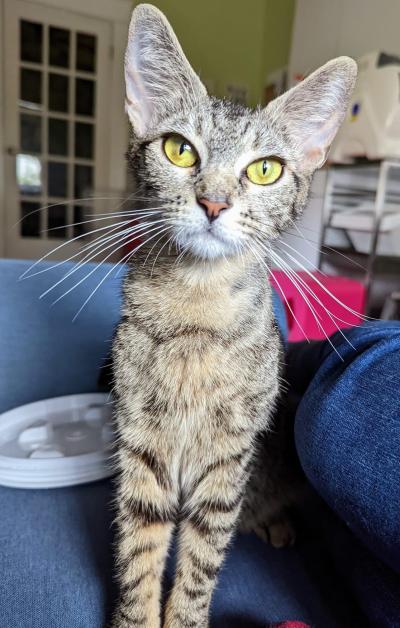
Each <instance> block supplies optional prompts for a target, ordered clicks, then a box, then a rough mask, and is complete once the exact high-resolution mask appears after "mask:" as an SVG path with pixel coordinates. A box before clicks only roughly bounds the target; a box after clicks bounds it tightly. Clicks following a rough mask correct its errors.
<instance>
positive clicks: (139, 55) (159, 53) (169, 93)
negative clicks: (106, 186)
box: [125, 4, 207, 137]
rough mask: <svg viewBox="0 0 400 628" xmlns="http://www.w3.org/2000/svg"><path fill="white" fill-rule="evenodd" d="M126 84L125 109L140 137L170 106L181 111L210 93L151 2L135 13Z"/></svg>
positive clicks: (126, 69)
mask: <svg viewBox="0 0 400 628" xmlns="http://www.w3.org/2000/svg"><path fill="white" fill-rule="evenodd" d="M125 83H126V101H125V109H126V112H127V114H128V116H129V119H130V121H131V124H132V126H133V129H134V131H135V134H136V135H137V136H138V137H141V136H144V135H145V134H146V132H147V131H148V129H149V127H150V126H151V124H154V123H157V120H158V119H161V118H162V117H163V116H165V112H166V111H168V110H170V109H171V107H174V108H175V109H176V110H177V113H179V112H181V111H182V107H185V108H186V106H189V107H190V106H193V105H194V104H195V103H196V102H197V101H198V100H199V99H201V98H204V97H205V96H206V94H207V92H206V89H205V87H204V85H203V84H202V83H201V81H200V79H199V78H198V76H197V75H196V73H195V72H194V71H193V69H192V68H191V66H190V64H189V62H188V60H187V59H186V57H185V55H184V53H183V51H182V48H181V46H180V44H179V42H178V40H177V38H176V36H175V34H174V32H173V30H172V28H171V26H170V25H169V23H168V21H167V19H166V18H165V16H164V15H163V14H162V13H161V11H159V10H158V9H156V8H155V7H154V6H152V5H151V4H139V5H138V6H137V7H136V8H135V9H134V11H133V13H132V19H131V23H130V26H129V37H128V45H127V48H126V53H125Z"/></svg>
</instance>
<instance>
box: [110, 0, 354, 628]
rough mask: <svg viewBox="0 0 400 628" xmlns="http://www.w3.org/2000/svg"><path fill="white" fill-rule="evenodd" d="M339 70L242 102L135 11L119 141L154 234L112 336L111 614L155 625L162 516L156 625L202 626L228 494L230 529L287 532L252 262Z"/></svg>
mask: <svg viewBox="0 0 400 628" xmlns="http://www.w3.org/2000/svg"><path fill="white" fill-rule="evenodd" d="M355 76H356V64H355V62H354V61H353V60H351V59H349V58H347V57H340V58H338V59H335V60H333V61H330V62H329V63H327V64H326V65H324V66H323V67H322V68H321V69H319V70H318V71H317V72H315V73H314V74H312V75H311V76H309V78H307V79H306V80H304V81H303V82H302V83H301V84H299V85H298V86H296V87H295V88H293V89H291V90H290V91H288V92H287V93H286V94H284V95H282V96H280V97H279V98H277V99H276V100H275V101H273V102H272V103H270V104H269V105H268V106H267V107H266V108H264V109H260V108H258V109H255V110H252V109H248V108H245V107H243V106H241V105H238V104H233V103H231V102H227V101H224V100H218V99H216V98H213V97H210V96H208V94H207V92H206V90H205V88H204V86H203V85H202V83H201V82H200V79H199V78H198V77H197V76H196V74H195V73H194V72H193V70H192V68H191V67H190V65H189V63H188V61H187V60H186V58H185V56H184V54H183V52H182V49H181V47H180V45H179V43H178V41H177V39H176V37H175V35H174V33H173V31H172V30H171V27H170V26H169V24H168V22H167V20H166V19H165V17H164V16H163V15H162V14H161V13H160V12H159V11H158V10H157V9H156V8H154V7H153V6H151V5H148V4H142V5H139V6H138V7H137V8H136V9H135V10H134V12H133V16H132V21H131V24H130V29H129V41H128V46H127V50H126V62H125V77H126V111H127V113H128V116H129V119H130V122H131V125H132V130H133V133H132V140H131V144H130V149H129V153H128V157H129V162H130V164H131V167H132V169H133V172H134V174H135V177H136V180H137V183H138V190H139V192H140V194H141V195H142V197H143V198H144V199H146V203H147V205H146V207H147V208H148V214H147V215H146V224H148V225H149V226H150V228H149V232H150V231H152V232H153V233H152V235H151V236H150V237H149V238H148V239H147V241H146V240H144V241H143V243H142V245H141V246H140V247H139V248H140V251H139V250H138V258H137V259H136V264H135V268H134V269H133V268H131V269H130V271H129V272H128V275H127V277H126V280H125V286H124V302H123V316H122V319H121V322H120V324H119V326H118V329H117V333H116V336H115V341H114V348H113V362H114V391H115V400H116V422H117V431H118V458H117V459H118V469H119V474H118V489H117V505H118V515H117V526H118V546H117V553H118V567H119V584H120V599H119V603H118V605H117V608H116V611H115V614H114V618H113V624H112V625H113V628H128V627H129V628H130V627H133V626H144V627H146V628H156V627H159V626H160V624H161V621H162V620H161V611H160V590H161V579H162V574H163V570H164V565H165V560H166V556H167V552H168V547H169V544H170V541H171V536H172V534H173V531H174V529H175V528H177V543H178V557H177V566H176V574H175V581H174V586H173V589H172V591H171V593H170V595H169V599H168V602H167V605H166V609H165V618H164V620H163V622H164V623H163V625H164V626H165V627H167V628H184V627H186V628H201V627H204V626H208V615H209V606H210V600H211V595H212V591H213V588H214V585H215V581H216V578H217V574H218V571H219V569H220V567H221V563H222V561H223V559H224V554H225V551H226V547H227V545H228V544H229V541H230V539H231V538H232V535H233V534H234V532H235V529H236V527H237V525H238V523H239V518H240V517H239V516H240V512H241V508H242V506H243V505H244V508H243V511H242V513H243V514H242V526H243V527H244V528H245V529H248V530H251V529H254V530H256V531H260V530H264V531H270V538H271V540H272V541H273V542H274V544H275V545H282V544H284V543H286V542H290V541H291V539H292V532H291V529H290V526H289V524H287V523H286V522H285V519H284V517H283V512H284V507H285V505H286V501H287V500H288V499H290V486H286V487H279V486H276V481H278V480H279V478H278V476H279V473H277V472H276V469H277V467H275V466H274V463H273V460H275V461H276V460H279V454H278V455H276V452H274V454H273V455H272V454H271V456H269V454H268V446H267V447H266V449H265V448H263V449H262V451H263V452H264V453H263V456H262V457H261V456H260V455H259V456H258V458H257V455H256V443H257V441H258V439H259V436H260V434H262V433H263V432H265V431H266V430H268V427H269V426H270V421H271V413H272V411H273V409H274V407H275V405H276V400H277V396H278V392H279V381H280V371H281V365H282V360H283V353H282V345H281V339H280V336H279V332H278V329H277V326H276V323H275V320H274V315H273V311H272V303H271V288H270V286H269V284H268V279H267V272H266V267H265V262H268V250H269V247H270V244H271V243H272V242H273V241H274V239H275V238H276V237H278V236H279V234H281V233H282V231H283V230H285V229H287V227H288V226H289V225H291V224H292V223H293V221H294V220H295V218H296V217H297V216H298V215H299V214H300V212H301V211H302V209H303V208H304V206H305V203H306V200H307V195H308V191H309V188H310V183H311V179H312V175H313V173H314V171H315V170H316V168H319V167H320V166H321V165H322V164H323V163H324V161H325V158H326V154H327V150H328V148H329V145H330V144H331V142H332V140H333V138H334V136H335V133H336V131H337V129H338V127H339V125H340V123H341V121H342V119H343V117H344V114H345V111H346V108H347V105H348V100H349V95H350V93H351V90H352V87H353V84H354V81H355ZM155 235H157V236H158V239H157V240H156V238H155ZM143 237H144V236H143ZM150 240H151V242H150ZM260 451H261V450H260ZM271 465H272V466H273V468H271ZM252 469H256V471H257V473H256V474H253V476H252V478H251V480H250V482H249V483H248V479H249V477H250V476H251V474H252ZM259 476H260V477H259ZM258 479H259V480H260V482H262V486H263V489H262V490H261V491H260V490H257V481H258ZM246 485H247V486H248V490H247V492H246ZM252 497H253V498H255V499H256V500H257V503H256V507H253V505H252ZM243 502H244V504H243Z"/></svg>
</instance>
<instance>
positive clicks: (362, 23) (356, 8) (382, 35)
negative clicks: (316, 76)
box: [289, 0, 400, 83]
mask: <svg viewBox="0 0 400 628" xmlns="http://www.w3.org/2000/svg"><path fill="white" fill-rule="evenodd" d="M373 50H380V51H383V52H387V53H393V54H398V55H400V0H297V4H296V13H295V19H294V27H293V40H292V48H291V54H290V60H289V79H290V81H291V83H293V80H294V77H295V75H296V74H298V73H300V74H307V73H309V72H310V71H311V70H314V69H315V68H317V67H318V66H320V65H322V64H323V63H325V61H328V60H329V59H332V58H333V57H336V56H338V55H343V54H344V55H349V56H350V57H354V58H357V57H360V56H361V55H363V54H364V53H366V52H371V51H373Z"/></svg>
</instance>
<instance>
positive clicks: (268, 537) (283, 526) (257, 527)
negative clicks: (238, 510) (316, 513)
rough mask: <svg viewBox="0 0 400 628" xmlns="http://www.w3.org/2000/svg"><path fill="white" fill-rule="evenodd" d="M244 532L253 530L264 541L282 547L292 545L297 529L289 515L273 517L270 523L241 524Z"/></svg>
mask: <svg viewBox="0 0 400 628" xmlns="http://www.w3.org/2000/svg"><path fill="white" fill-rule="evenodd" d="M240 530H241V531H242V532H250V531H253V532H255V533H256V534H257V536H258V537H260V539H261V540H262V541H264V543H270V544H271V545H272V546H273V547H275V548H277V549H280V548H282V547H291V546H292V545H294V543H295V541H296V529H295V527H294V525H293V523H292V522H291V520H290V519H289V518H287V517H282V518H279V519H273V520H271V521H270V522H268V523H262V524H260V522H257V523H255V524H254V525H249V522H247V524H246V525H242V526H240Z"/></svg>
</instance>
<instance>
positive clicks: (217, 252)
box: [179, 223, 238, 259]
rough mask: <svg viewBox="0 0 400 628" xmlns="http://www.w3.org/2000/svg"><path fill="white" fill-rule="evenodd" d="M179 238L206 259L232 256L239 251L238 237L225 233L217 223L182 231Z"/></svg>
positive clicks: (185, 245) (183, 243)
mask: <svg viewBox="0 0 400 628" xmlns="http://www.w3.org/2000/svg"><path fill="white" fill-rule="evenodd" d="M179 240H180V241H181V244H182V247H183V248H185V249H187V250H190V251H191V252H192V253H193V254H194V255H195V256H196V257H201V258H205V259H215V258H217V257H223V256H230V255H234V254H237V251H238V242H237V241H236V238H234V237H229V236H228V234H224V233H223V230H222V229H221V228H220V227H217V225H216V223H212V224H210V225H208V226H207V227H205V228H202V229H198V230H197V229H196V230H193V231H192V230H190V231H189V230H188V231H186V232H185V233H181V234H180V237H179Z"/></svg>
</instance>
